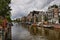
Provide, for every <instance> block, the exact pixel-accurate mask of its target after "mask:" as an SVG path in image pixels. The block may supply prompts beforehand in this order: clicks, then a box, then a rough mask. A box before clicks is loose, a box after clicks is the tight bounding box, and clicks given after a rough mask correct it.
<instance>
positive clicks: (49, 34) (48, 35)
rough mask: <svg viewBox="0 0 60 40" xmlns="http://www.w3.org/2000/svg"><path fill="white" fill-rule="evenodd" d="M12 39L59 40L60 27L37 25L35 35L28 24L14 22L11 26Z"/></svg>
mask: <svg viewBox="0 0 60 40" xmlns="http://www.w3.org/2000/svg"><path fill="white" fill-rule="evenodd" d="M12 39H13V40H60V29H48V28H41V27H38V31H37V33H36V35H34V33H33V31H32V32H31V29H30V26H29V25H21V24H18V23H14V26H13V27H12Z"/></svg>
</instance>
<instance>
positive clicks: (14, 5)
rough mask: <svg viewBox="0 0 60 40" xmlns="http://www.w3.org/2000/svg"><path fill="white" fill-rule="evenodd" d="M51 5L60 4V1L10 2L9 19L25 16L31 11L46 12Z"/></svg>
mask: <svg viewBox="0 0 60 40" xmlns="http://www.w3.org/2000/svg"><path fill="white" fill-rule="evenodd" d="M53 4H60V0H11V4H10V5H11V9H12V11H11V14H12V16H11V18H12V19H16V18H20V17H22V16H26V15H28V13H29V12H30V11H32V10H47V8H48V7H49V6H50V5H53Z"/></svg>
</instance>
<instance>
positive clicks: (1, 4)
mask: <svg viewBox="0 0 60 40" xmlns="http://www.w3.org/2000/svg"><path fill="white" fill-rule="evenodd" d="M10 3H11V0H0V16H6V18H7V19H8V21H11V18H10V16H11V12H10V11H11V9H10V6H9V4H10Z"/></svg>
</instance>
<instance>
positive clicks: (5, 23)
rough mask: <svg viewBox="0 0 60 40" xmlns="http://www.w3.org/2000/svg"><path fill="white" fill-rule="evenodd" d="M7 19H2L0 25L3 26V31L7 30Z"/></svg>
mask: <svg viewBox="0 0 60 40" xmlns="http://www.w3.org/2000/svg"><path fill="white" fill-rule="evenodd" d="M7 22H8V21H7V19H6V17H3V23H2V26H3V28H4V29H6V28H7Z"/></svg>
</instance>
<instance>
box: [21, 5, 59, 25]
mask: <svg viewBox="0 0 60 40" xmlns="http://www.w3.org/2000/svg"><path fill="white" fill-rule="evenodd" d="M21 20H22V22H33V23H37V22H43V23H47V24H48V23H50V24H52V23H53V24H59V23H60V6H58V5H52V6H50V7H48V10H47V11H35V10H33V11H31V12H30V13H29V14H28V15H27V16H24V17H22V18H21Z"/></svg>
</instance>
